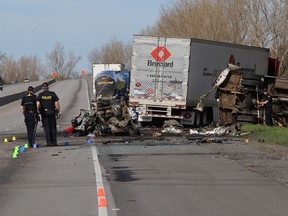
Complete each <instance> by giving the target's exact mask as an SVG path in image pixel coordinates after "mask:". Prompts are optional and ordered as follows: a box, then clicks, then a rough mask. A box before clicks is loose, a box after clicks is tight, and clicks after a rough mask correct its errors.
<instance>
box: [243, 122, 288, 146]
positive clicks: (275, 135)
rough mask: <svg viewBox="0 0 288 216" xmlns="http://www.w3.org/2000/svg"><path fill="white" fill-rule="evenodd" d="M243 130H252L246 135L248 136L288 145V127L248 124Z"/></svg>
mask: <svg viewBox="0 0 288 216" xmlns="http://www.w3.org/2000/svg"><path fill="white" fill-rule="evenodd" d="M241 131H242V132H243V133H246V132H251V133H249V134H247V135H245V137H246V138H250V139H253V140H256V141H265V142H269V143H273V144H278V145H285V146H287V147H288V128H280V127H267V126H264V125H250V124H247V125H243V126H242V127H241Z"/></svg>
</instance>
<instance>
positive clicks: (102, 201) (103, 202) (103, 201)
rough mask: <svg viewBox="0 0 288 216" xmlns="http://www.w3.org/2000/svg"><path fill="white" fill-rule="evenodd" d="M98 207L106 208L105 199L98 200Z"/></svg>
mask: <svg viewBox="0 0 288 216" xmlns="http://www.w3.org/2000/svg"><path fill="white" fill-rule="evenodd" d="M98 207H107V204H106V199H105V198H100V201H99V203H98Z"/></svg>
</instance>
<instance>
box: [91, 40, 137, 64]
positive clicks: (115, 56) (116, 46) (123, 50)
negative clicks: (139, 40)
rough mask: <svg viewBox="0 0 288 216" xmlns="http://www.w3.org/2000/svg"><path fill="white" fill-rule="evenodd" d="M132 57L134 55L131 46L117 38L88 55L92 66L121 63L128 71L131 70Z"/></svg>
mask: <svg viewBox="0 0 288 216" xmlns="http://www.w3.org/2000/svg"><path fill="white" fill-rule="evenodd" d="M131 55H132V45H131V44H124V43H123V42H121V41H119V40H117V39H116V38H113V39H112V40H110V41H109V42H108V43H107V44H105V45H103V46H102V47H100V48H95V49H93V50H92V51H91V52H90V53H89V54H88V59H89V61H90V63H91V64H93V63H103V64H113V63H119V64H120V63H121V64H124V65H125V67H126V69H129V68H130V61H131V60H130V59H131Z"/></svg>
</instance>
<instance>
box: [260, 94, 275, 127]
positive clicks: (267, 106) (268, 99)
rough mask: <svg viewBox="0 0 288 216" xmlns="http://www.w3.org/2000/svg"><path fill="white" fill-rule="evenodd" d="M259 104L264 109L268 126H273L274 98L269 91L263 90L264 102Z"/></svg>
mask: <svg viewBox="0 0 288 216" xmlns="http://www.w3.org/2000/svg"><path fill="white" fill-rule="evenodd" d="M258 104H260V105H261V106H263V107H264V114H265V124H266V125H267V126H273V122H272V107H273V103H272V96H271V95H270V94H269V93H268V90H267V89H264V90H263V95H262V100H261V101H258Z"/></svg>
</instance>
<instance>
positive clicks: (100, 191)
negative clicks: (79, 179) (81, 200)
mask: <svg viewBox="0 0 288 216" xmlns="http://www.w3.org/2000/svg"><path fill="white" fill-rule="evenodd" d="M97 196H105V193H104V189H103V188H99V190H98V193H97Z"/></svg>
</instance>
